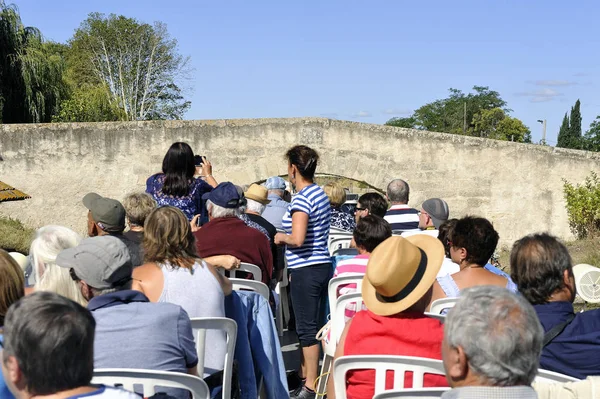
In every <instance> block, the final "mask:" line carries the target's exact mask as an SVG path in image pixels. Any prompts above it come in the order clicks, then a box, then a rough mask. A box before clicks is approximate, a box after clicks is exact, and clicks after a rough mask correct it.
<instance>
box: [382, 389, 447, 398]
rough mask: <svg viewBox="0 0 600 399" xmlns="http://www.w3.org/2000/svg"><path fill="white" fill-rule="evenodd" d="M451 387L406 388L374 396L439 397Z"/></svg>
mask: <svg viewBox="0 0 600 399" xmlns="http://www.w3.org/2000/svg"><path fill="white" fill-rule="evenodd" d="M449 390H450V388H406V389H394V390H391V391H384V392H381V393H378V394H377V395H375V396H373V399H437V398H441V397H442V395H443V394H444V392H446V391H449Z"/></svg>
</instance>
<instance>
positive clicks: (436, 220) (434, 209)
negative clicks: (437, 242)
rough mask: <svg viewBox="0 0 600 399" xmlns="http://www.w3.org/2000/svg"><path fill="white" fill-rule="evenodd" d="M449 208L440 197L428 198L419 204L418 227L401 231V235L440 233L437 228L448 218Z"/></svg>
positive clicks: (435, 234) (436, 234)
mask: <svg viewBox="0 0 600 399" xmlns="http://www.w3.org/2000/svg"><path fill="white" fill-rule="evenodd" d="M449 213H450V210H449V209H448V204H447V203H446V201H444V200H443V199H440V198H430V199H428V200H426V201H425V202H423V205H421V212H419V229H417V230H409V231H405V232H403V233H402V236H403V237H408V236H410V235H413V234H428V235H430V236H432V237H436V238H437V236H438V235H439V234H440V231H439V228H440V226H441V225H442V223H444V222H445V221H446V220H448V216H449Z"/></svg>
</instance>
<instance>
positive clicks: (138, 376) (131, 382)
mask: <svg viewBox="0 0 600 399" xmlns="http://www.w3.org/2000/svg"><path fill="white" fill-rule="evenodd" d="M92 383H93V384H104V385H107V386H118V387H119V388H123V389H125V390H127V391H131V392H134V391H135V389H134V388H135V386H141V387H142V389H143V392H142V393H143V396H144V397H145V398H147V397H149V396H152V395H154V394H155V393H156V391H155V388H156V387H161V388H180V389H186V390H188V391H190V392H191V393H192V395H193V398H194V399H209V397H210V391H209V389H208V386H207V385H206V383H205V382H204V381H203V380H202V379H201V378H199V377H195V376H193V375H190V374H184V373H174V372H171V371H157V370H141V369H96V370H94V377H93V378H92Z"/></svg>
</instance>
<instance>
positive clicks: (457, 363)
mask: <svg viewBox="0 0 600 399" xmlns="http://www.w3.org/2000/svg"><path fill="white" fill-rule="evenodd" d="M445 355H446V356H445V358H444V366H445V367H446V375H447V376H448V379H449V380H451V381H461V380H464V379H465V377H466V376H467V373H468V371H469V364H468V362H467V356H466V355H465V351H464V350H463V348H462V347H461V346H458V347H456V348H452V347H449V348H448V350H447V351H446V353H445Z"/></svg>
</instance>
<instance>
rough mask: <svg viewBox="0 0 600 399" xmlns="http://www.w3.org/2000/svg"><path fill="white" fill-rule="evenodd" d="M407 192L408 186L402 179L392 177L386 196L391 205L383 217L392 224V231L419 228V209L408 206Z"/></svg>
mask: <svg viewBox="0 0 600 399" xmlns="http://www.w3.org/2000/svg"><path fill="white" fill-rule="evenodd" d="M409 194H410V187H409V186H408V183H407V182H405V181H404V180H402V179H394V180H392V181H391V182H390V184H388V186H387V190H386V197H387V200H388V201H389V202H390V204H391V206H390V209H388V211H387V213H386V214H385V217H384V219H385V220H386V221H387V222H388V223H389V224H390V225H391V226H392V231H394V232H404V231H409V230H417V229H418V228H419V211H418V210H416V209H414V208H411V207H409V206H408V196H409Z"/></svg>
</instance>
